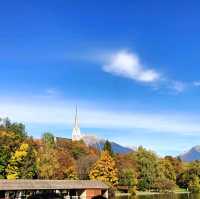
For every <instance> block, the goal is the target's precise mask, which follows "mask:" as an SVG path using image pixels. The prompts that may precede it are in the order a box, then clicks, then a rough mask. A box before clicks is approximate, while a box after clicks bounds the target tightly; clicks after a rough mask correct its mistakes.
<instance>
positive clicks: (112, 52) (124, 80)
mask: <svg viewBox="0 0 200 199" xmlns="http://www.w3.org/2000/svg"><path fill="white" fill-rule="evenodd" d="M199 7H200V2H198V1H190V2H189V1H179V0H176V1H156V0H155V1H153V0H152V1H144V0H140V1H139V0H138V1H137V0H134V1H133V0H124V1H120V0H118V1H116V0H115V1H113V0H110V1H104V0H102V1H95V0H91V1H90V0H88V1H87V0H86V1H79V0H78V1H66V0H58V1H50V0H49V1H45V0H44V1H37V0H34V1H25V0H24V1H22V0H19V1H12V2H11V1H4V2H2V3H1V7H0V71H1V78H0V91H1V92H0V115H1V116H2V117H5V116H8V117H10V118H11V119H12V120H14V121H21V122H24V123H25V124H26V126H27V131H28V132H29V134H31V135H33V136H35V137H40V136H41V134H42V133H43V132H45V131H51V132H53V133H54V134H55V135H58V136H66V137H70V136H71V129H72V126H73V117H74V109H75V105H76V104H78V107H79V117H80V124H81V130H82V132H83V133H87V134H96V135H97V136H99V137H103V138H107V139H111V140H113V141H117V142H119V143H120V144H123V145H126V146H139V145H143V146H145V147H147V148H151V149H152V150H154V151H156V152H157V153H158V154H160V155H166V154H170V155H178V154H179V153H182V152H184V151H185V150H187V149H189V148H190V147H192V146H193V145H197V144H200V143H199V141H198V140H199V138H200V104H199V101H200V77H199V74H200V59H199V52H200V45H199V44H200V37H199V34H200V22H199V21H200V20H199V19H200V13H199Z"/></svg>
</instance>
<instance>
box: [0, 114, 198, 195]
mask: <svg viewBox="0 0 200 199" xmlns="http://www.w3.org/2000/svg"><path fill="white" fill-rule="evenodd" d="M0 179H81V180H86V179H98V180H102V181H103V182H105V183H107V184H108V185H110V186H111V187H113V188H114V189H116V188H117V187H119V186H127V187H128V188H129V191H130V192H131V193H133V194H134V193H135V192H136V190H139V191H147V190H148V191H158V192H165V191H172V190H174V189H176V188H178V187H180V188H184V189H188V190H189V191H191V192H200V162H199V161H194V162H191V163H186V162H182V161H181V159H180V158H178V157H172V156H166V157H163V158H161V157H159V156H158V155H157V154H156V153H154V152H153V151H150V150H147V149H145V148H143V147H139V148H138V149H137V150H135V151H133V152H130V153H127V154H116V153H114V152H113V151H112V147H111V144H110V142H109V141H106V142H105V145H104V149H103V150H102V151H99V150H97V149H96V148H93V147H88V146H86V145H85V143H84V142H83V141H71V140H67V139H61V140H57V141H56V140H55V138H54V135H53V134H52V133H44V134H43V136H42V138H41V139H34V138H33V137H30V136H28V135H27V133H26V131H25V126H24V125H23V124H21V123H12V122H11V121H10V120H9V119H8V118H4V119H0Z"/></svg>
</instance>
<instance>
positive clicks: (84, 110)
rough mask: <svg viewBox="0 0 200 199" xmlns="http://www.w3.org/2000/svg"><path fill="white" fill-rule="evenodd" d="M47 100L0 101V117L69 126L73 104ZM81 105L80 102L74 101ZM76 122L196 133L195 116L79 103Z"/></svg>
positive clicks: (111, 126)
mask: <svg viewBox="0 0 200 199" xmlns="http://www.w3.org/2000/svg"><path fill="white" fill-rule="evenodd" d="M47 102H48V100H47V99H46V100H41V99H39V100H34V101H33V102H30V100H29V103H26V102H24V101H20V100H19V101H15V102H13V101H10V102H9V101H6V102H5V101H0V116H1V117H6V116H8V117H10V118H11V119H12V120H14V121H21V122H25V123H42V124H45V123H46V124H66V125H68V126H71V127H72V124H73V119H74V104H73V103H72V102H67V103H66V102H62V101H54V102H51V103H50V102H48V103H47ZM78 104H81V103H78ZM79 114H80V123H81V126H82V127H88V128H108V129H110V128H112V129H115V128H116V129H118V128H121V129H127V128H129V129H133V130H134V129H136V128H139V129H144V130H147V131H149V132H153V131H156V132H160V133H180V134H198V133H200V124H199V119H200V117H199V116H194V115H189V114H182V113H179V114H177V113H171V114H165V113H163V114H162V113H158V114H156V113H149V112H148V113H147V112H139V111H137V112H136V111H135V112H122V111H115V110H107V109H106V108H91V106H88V105H82V106H81V108H79Z"/></svg>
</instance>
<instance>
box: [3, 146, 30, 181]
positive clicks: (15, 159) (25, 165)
mask: <svg viewBox="0 0 200 199" xmlns="http://www.w3.org/2000/svg"><path fill="white" fill-rule="evenodd" d="M29 159H30V160H29ZM6 173H7V179H17V178H31V177H32V176H33V174H34V165H33V164H32V157H31V151H30V147H29V144H27V143H22V144H21V145H20V147H19V149H17V150H16V151H15V153H14V154H13V155H12V156H11V159H10V161H9V164H8V166H7V168H6Z"/></svg>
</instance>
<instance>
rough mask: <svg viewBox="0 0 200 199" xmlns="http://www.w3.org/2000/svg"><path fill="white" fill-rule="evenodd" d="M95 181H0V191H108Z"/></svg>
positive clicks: (102, 184)
mask: <svg viewBox="0 0 200 199" xmlns="http://www.w3.org/2000/svg"><path fill="white" fill-rule="evenodd" d="M108 188H109V187H108V186H107V185H106V184H105V183H103V182H101V181H96V180H0V190H7V191H9V190H13V191H15V190H42V189H43V190H50V189H51V190H52V189H59V190H62V189H108Z"/></svg>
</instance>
